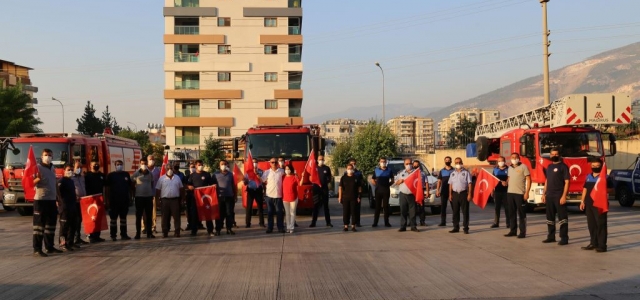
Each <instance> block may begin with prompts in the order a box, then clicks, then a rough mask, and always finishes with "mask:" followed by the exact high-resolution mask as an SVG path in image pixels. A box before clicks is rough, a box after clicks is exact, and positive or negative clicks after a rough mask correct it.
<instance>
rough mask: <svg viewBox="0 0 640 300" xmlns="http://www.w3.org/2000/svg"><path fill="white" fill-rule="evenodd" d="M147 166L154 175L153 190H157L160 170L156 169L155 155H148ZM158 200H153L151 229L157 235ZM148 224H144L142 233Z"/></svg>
mask: <svg viewBox="0 0 640 300" xmlns="http://www.w3.org/2000/svg"><path fill="white" fill-rule="evenodd" d="M147 166H148V168H149V172H151V174H152V175H153V190H154V191H155V190H156V184H157V183H158V180H160V168H158V167H156V165H155V160H154V159H153V155H148V156H147ZM158 200H160V199H156V198H155V197H154V198H153V208H152V212H151V229H152V231H153V233H156V232H157V231H156V217H157V210H158ZM146 225H148V224H146V223H144V222H143V223H142V231H145V228H146Z"/></svg>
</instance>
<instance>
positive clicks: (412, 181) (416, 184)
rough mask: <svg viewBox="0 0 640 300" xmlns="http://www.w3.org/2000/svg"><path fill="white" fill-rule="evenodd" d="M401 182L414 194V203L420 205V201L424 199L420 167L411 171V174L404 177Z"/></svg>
mask: <svg viewBox="0 0 640 300" xmlns="http://www.w3.org/2000/svg"><path fill="white" fill-rule="evenodd" d="M403 184H404V185H406V186H407V188H409V190H410V191H411V193H412V194H414V195H415V196H416V203H418V205H422V201H424V182H422V174H421V173H420V169H416V170H415V171H413V172H411V174H410V175H409V176H407V178H405V179H404V182H403Z"/></svg>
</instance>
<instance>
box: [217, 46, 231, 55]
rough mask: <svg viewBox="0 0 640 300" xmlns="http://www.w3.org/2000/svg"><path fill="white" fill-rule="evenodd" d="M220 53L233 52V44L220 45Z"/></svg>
mask: <svg viewBox="0 0 640 300" xmlns="http://www.w3.org/2000/svg"><path fill="white" fill-rule="evenodd" d="M218 54H231V46H229V45H218Z"/></svg>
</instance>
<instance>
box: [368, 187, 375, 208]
mask: <svg viewBox="0 0 640 300" xmlns="http://www.w3.org/2000/svg"><path fill="white" fill-rule="evenodd" d="M369 208H371V209H373V208H376V199H375V197H374V195H373V193H372V192H371V188H369Z"/></svg>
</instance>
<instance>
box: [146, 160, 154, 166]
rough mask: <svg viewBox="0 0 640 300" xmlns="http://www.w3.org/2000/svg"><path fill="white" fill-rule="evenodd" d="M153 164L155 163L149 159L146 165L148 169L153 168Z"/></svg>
mask: <svg viewBox="0 0 640 300" xmlns="http://www.w3.org/2000/svg"><path fill="white" fill-rule="evenodd" d="M155 163H156V162H154V161H153V159H150V160H149V161H148V162H147V164H148V165H149V167H153V165H154V164H155Z"/></svg>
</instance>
